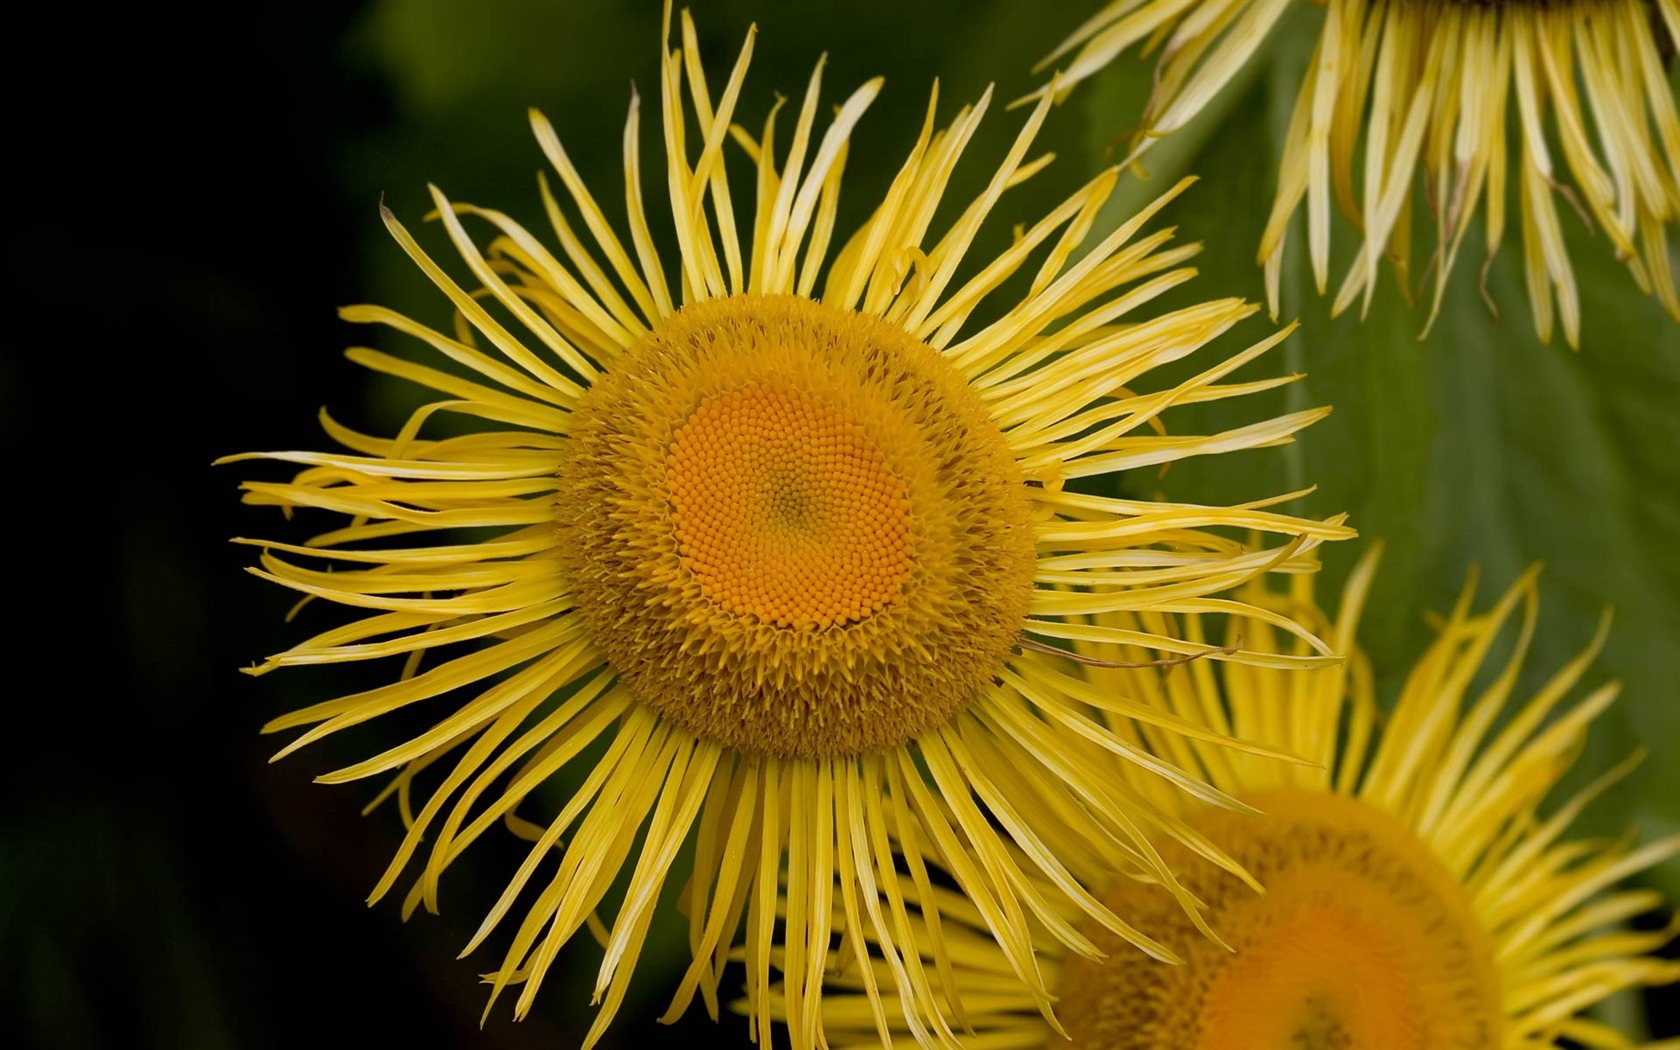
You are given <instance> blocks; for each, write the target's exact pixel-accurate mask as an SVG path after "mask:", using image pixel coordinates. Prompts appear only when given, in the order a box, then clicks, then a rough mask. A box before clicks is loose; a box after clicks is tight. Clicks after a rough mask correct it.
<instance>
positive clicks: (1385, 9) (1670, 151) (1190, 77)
mask: <svg viewBox="0 0 1680 1050" xmlns="http://www.w3.org/2000/svg"><path fill="white" fill-rule="evenodd" d="M1292 6H1293V5H1291V4H1289V3H1285V2H1283V0H1114V2H1112V3H1110V4H1109V5H1108V6H1107V7H1105V8H1104V9H1103V10H1102V11H1101V12H1099V13H1098V14H1097V15H1096V16H1094V17H1093V18H1091V19H1090V20H1089V21H1087V22H1086V23H1085V24H1084V25H1083V26H1081V27H1080V28H1079V29H1078V30H1076V31H1075V32H1074V33H1073V35H1072V36H1070V37H1069V38H1068V39H1067V40H1066V41H1065V42H1064V43H1063V44H1062V45H1061V47H1060V48H1058V49H1057V51H1056V52H1055V53H1054V54H1053V55H1051V57H1050V58H1049V59H1046V60H1045V61H1046V63H1049V62H1052V61H1054V60H1056V59H1058V58H1060V57H1061V56H1063V55H1065V54H1066V53H1067V52H1069V51H1071V50H1072V49H1074V48H1076V47H1078V48H1079V52H1078V54H1077V55H1076V56H1075V57H1074V58H1073V60H1072V63H1071V65H1070V66H1069V68H1068V70H1067V72H1066V74H1065V76H1063V77H1062V79H1061V80H1060V81H1059V82H1058V84H1057V88H1056V90H1057V91H1065V90H1066V89H1067V88H1068V87H1069V86H1071V85H1072V84H1074V83H1076V82H1077V81H1079V80H1081V79H1083V78H1085V77H1088V76H1090V75H1091V74H1092V73H1094V72H1095V71H1096V70H1098V69H1100V68H1102V67H1103V66H1104V65H1106V64H1107V63H1108V62H1109V61H1111V60H1112V59H1113V58H1114V57H1115V56H1116V55H1118V54H1119V53H1120V52H1122V51H1124V50H1125V49H1126V48H1128V47H1131V46H1132V45H1134V44H1137V43H1138V42H1139V41H1148V42H1150V44H1154V43H1157V42H1160V41H1162V40H1164V41H1165V43H1164V44H1163V45H1162V47H1161V54H1160V58H1159V62H1160V65H1159V69H1158V73H1157V79H1156V88H1155V91H1154V94H1153V95H1152V97H1151V98H1150V101H1149V104H1148V107H1147V109H1146V110H1145V112H1144V114H1143V116H1142V119H1141V120H1140V122H1139V130H1138V132H1137V139H1136V142H1135V144H1134V147H1133V148H1134V153H1133V158H1134V159H1135V157H1136V156H1137V155H1138V154H1140V153H1141V152H1142V151H1143V149H1145V148H1146V147H1147V145H1148V143H1149V142H1150V141H1151V140H1153V139H1155V138H1159V137H1160V136H1163V135H1167V134H1170V133H1171V132H1173V131H1175V130H1177V129H1178V128H1180V127H1182V126H1183V125H1184V123H1185V122H1186V121H1187V120H1189V119H1190V118H1191V117H1193V116H1194V115H1195V114H1196V112H1197V111H1198V110H1200V109H1201V107H1202V106H1203V105H1205V104H1206V102H1207V101H1208V99H1209V98H1211V97H1212V96H1213V95H1214V94H1215V93H1216V92H1218V90H1219V89H1220V88H1221V87H1222V86H1223V85H1224V84H1225V83H1226V82H1227V81H1228V80H1230V78H1231V77H1232V75H1233V74H1235V73H1236V72H1237V70H1238V69H1240V68H1241V67H1242V66H1243V65H1244V64H1245V63H1246V62H1248V61H1249V60H1250V59H1251V58H1252V57H1253V56H1254V53H1255V51H1256V49H1257V48H1258V47H1259V46H1260V44H1261V43H1262V41H1263V40H1264V39H1265V38H1266V36H1267V35H1268V34H1269V33H1270V32H1271V30H1272V28H1273V27H1274V26H1275V25H1276V24H1277V22H1278V21H1279V19H1281V18H1282V17H1283V16H1285V15H1286V14H1288V13H1289V12H1290V10H1291V8H1292ZM1319 6H1321V7H1322V9H1323V25H1322V27H1321V28H1320V30H1319V35H1318V46H1317V49H1316V50H1315V51H1314V53H1313V58H1312V62H1311V64H1310V66H1309V68H1308V70H1307V74H1306V79H1305V80H1304V82H1303V83H1302V85H1301V92H1300V95H1299V96H1298V97H1297V99H1296V103H1295V111H1294V114H1293V116H1292V117H1291V118H1290V122H1289V130H1288V133H1287V138H1286V141H1285V145H1284V153H1283V159H1282V167H1281V170H1280V172H1279V173H1278V188H1277V196H1276V198H1275V199H1274V201H1273V204H1272V213H1271V217H1270V220H1269V221H1268V222H1267V224H1266V230H1265V233H1264V235H1263V236H1262V239H1261V243H1260V262H1261V264H1262V265H1264V267H1265V272H1266V285H1267V295H1268V298H1269V299H1270V302H1271V306H1272V311H1273V314H1274V316H1275V314H1276V312H1277V302H1278V282H1279V274H1280V271H1281V267H1282V261H1283V251H1284V246H1285V243H1286V241H1287V240H1288V237H1289V227H1290V221H1291V219H1292V218H1293V216H1294V215H1295V213H1296V211H1297V210H1299V208H1300V206H1301V202H1302V200H1303V199H1305V201H1306V204H1307V249H1308V251H1307V254H1308V257H1309V258H1310V260H1311V263H1312V271H1313V278H1314V280H1315V281H1316V283H1317V285H1318V291H1319V293H1320V294H1321V295H1322V294H1324V293H1325V291H1326V290H1327V288H1328V281H1329V268H1330V199H1331V197H1332V196H1334V197H1335V199H1336V203H1337V206H1338V207H1339V208H1340V210H1341V211H1342V212H1343V214H1345V215H1346V216H1347V217H1348V218H1349V219H1350V220H1351V221H1352V222H1353V223H1354V224H1355V225H1356V226H1358V227H1359V229H1360V230H1361V232H1362V233H1363V235H1364V243H1363V245H1362V246H1361V248H1360V250H1359V253H1358V255H1357V257H1356V258H1355V259H1354V261H1353V263H1352V265H1351V267H1350V268H1349V270H1348V272H1347V275H1346V277H1345V278H1344V279H1343V281H1342V283H1341V287H1340V288H1339V289H1338V291H1337V293H1336V298H1335V301H1334V304H1333V306H1332V312H1334V313H1341V312H1342V311H1343V310H1345V309H1347V307H1348V306H1349V305H1351V304H1352V303H1353V302H1354V300H1356V299H1359V300H1361V301H1362V306H1368V305H1369V303H1370V299H1371V293H1372V291H1373V289H1374V288H1375V284H1376V277H1377V270H1378V265H1379V263H1380V261H1381V259H1382V257H1383V255H1384V254H1387V255H1388V257H1389V258H1390V259H1392V260H1393V262H1394V264H1395V266H1396V270H1397V272H1398V274H1399V277H1400V280H1401V283H1402V285H1403V286H1406V287H1408V288H1409V287H1410V284H1411V280H1412V277H1411V273H1412V270H1411V217H1410V216H1411V206H1412V200H1413V191H1414V184H1415V183H1416V181H1417V175H1418V171H1419V169H1421V170H1422V172H1423V174H1424V178H1425V184H1426V186H1427V189H1428V197H1427V199H1428V205H1427V206H1428V208H1429V212H1430V216H1431V218H1432V220H1433V223H1434V226H1435V231H1436V233H1435V245H1434V247H1433V248H1432V249H1430V254H1429V257H1428V260H1427V265H1426V266H1425V267H1424V269H1423V273H1422V275H1421V277H1420V280H1421V281H1427V280H1429V279H1430V275H1431V274H1433V281H1434V286H1435V289H1434V296H1433V306H1432V308H1431V311H1430V317H1429V323H1433V321H1434V318H1435V314H1436V312H1437V311H1438V310H1439V309H1440V305H1441V294H1442V292H1443V290H1444V289H1445V287H1446V282H1447V275H1448V273H1449V272H1450V271H1451V270H1452V269H1453V265H1454V263H1455V261H1456V260H1457V258H1458V253H1459V249H1460V248H1461V247H1462V245H1463V243H1464V238H1465V235H1466V233H1468V232H1469V229H1470V220H1471V219H1472V217H1474V216H1475V215H1476V213H1477V212H1478V211H1483V212H1485V215H1486V236H1487V259H1488V260H1490V261H1491V260H1492V258H1493V256H1494V254H1495V253H1496V252H1497V251H1498V250H1499V246H1500V243H1501V241H1502V240H1503V239H1504V236H1505V222H1506V204H1507V201H1506V196H1507V180H1508V179H1509V178H1510V175H1511V173H1510V172H1509V171H1508V166H1509V164H1510V157H1509V154H1510V152H1511V150H1510V143H1509V139H1510V138H1511V137H1513V136H1514V137H1516V138H1517V139H1518V140H1519V142H1520V150H1519V152H1518V156H1517V171H1516V173H1515V183H1516V193H1517V197H1518V201H1519V202H1520V203H1519V209H1520V210H1519V215H1520V220H1519V221H1520V222H1521V224H1522V242H1523V264H1524V265H1523V268H1524V276H1525V279H1526V281H1527V285H1528V291H1529V303H1530V306H1531V308H1532V311H1533V315H1534V325H1535V328H1536V330H1537V331H1538V332H1539V335H1540V338H1541V339H1542V340H1549V339H1550V338H1551V335H1552V329H1553V323H1554V312H1555V315H1556V318H1557V319H1559V320H1561V321H1562V324H1563V334H1564V338H1565V339H1566V340H1567V341H1568V343H1569V345H1570V346H1572V347H1573V346H1576V345H1577V344H1578V341H1579V337H1580V326H1581V321H1580V302H1579V296H1578V294H1577V291H1576V287H1575V276H1574V271H1573V268H1572V266H1571V264H1570V260H1569V253H1568V251H1567V249H1566V247H1565V244H1564V237H1563V226H1562V223H1561V221H1560V218H1559V208H1558V198H1559V197H1563V198H1565V199H1566V200H1567V201H1568V202H1569V204H1570V205H1572V206H1573V208H1574V210H1576V211H1578V212H1580V213H1581V214H1582V218H1583V220H1584V221H1586V222H1588V223H1589V224H1594V223H1595V224H1596V225H1597V227H1598V229H1599V230H1601V231H1602V232H1603V234H1604V236H1605V237H1606V239H1608V241H1609V242H1610V245H1611V246H1612V248H1613V249H1614V250H1615V253H1616V257H1617V258H1618V259H1619V260H1621V261H1623V262H1625V263H1626V264H1627V266H1628V269H1629V270H1630V271H1631V273H1632V275H1633V279H1634V281H1635V282H1636V283H1637V284H1638V285H1639V287H1640V289H1641V290H1643V291H1645V292H1647V293H1654V294H1655V295H1656V297H1657V299H1658V301H1660V302H1661V303H1662V306H1663V308H1664V309H1665V310H1667V311H1668V313H1669V314H1670V316H1672V317H1674V318H1675V320H1677V321H1680V295H1677V294H1676V291H1675V283H1674V274H1673V270H1672V263H1671V255H1670V252H1671V249H1670V248H1669V247H1668V242H1667V230H1666V227H1667V225H1668V224H1669V223H1672V222H1675V221H1680V115H1677V113H1676V104H1675V93H1674V88H1673V86H1672V80H1671V79H1670V78H1669V76H1668V75H1667V73H1665V71H1664V67H1663V62H1664V60H1663V52H1664V50H1665V49H1666V50H1667V51H1668V53H1669V54H1670V55H1672V54H1673V51H1674V48H1675V46H1676V45H1680V0H1329V2H1328V3H1321V4H1320V5H1319ZM1081 45H1083V46H1081ZM1513 96H1514V106H1515V117H1516V119H1515V120H1514V121H1513V120H1511V119H1510V118H1511V110H1512V107H1513ZM1548 118H1549V120H1550V124H1551V128H1550V129H1548V126H1547V125H1548ZM1513 125H1514V126H1513ZM1548 130H1550V132H1551V134H1548ZM1554 135H1555V138H1554V137H1553V136H1554ZM1361 139H1363V148H1361ZM1559 154H1561V156H1560V155H1559ZM1356 172H1357V174H1356ZM1571 186H1572V187H1573V188H1571ZM1482 272H1483V279H1484V281H1485V278H1486V272H1487V270H1486V265H1485V264H1484V266H1483V271H1482ZM1483 294H1484V297H1485V295H1486V292H1485V290H1484V293H1483ZM1554 303H1555V310H1554ZM1489 305H1490V306H1491V300H1490V303H1489ZM1426 327H1427V326H1426Z"/></svg>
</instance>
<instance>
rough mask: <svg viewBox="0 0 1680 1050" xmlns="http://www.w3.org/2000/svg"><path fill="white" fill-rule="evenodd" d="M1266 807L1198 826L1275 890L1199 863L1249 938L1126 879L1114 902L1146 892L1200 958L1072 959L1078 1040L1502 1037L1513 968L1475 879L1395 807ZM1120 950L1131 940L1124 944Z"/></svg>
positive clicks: (1110, 1048)
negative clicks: (1189, 914) (1485, 925)
mask: <svg viewBox="0 0 1680 1050" xmlns="http://www.w3.org/2000/svg"><path fill="white" fill-rule="evenodd" d="M1248 801H1250V802H1251V803H1252V804H1253V805H1255V806H1257V807H1258V808H1260V809H1261V810H1263V811H1264V813H1265V816H1263V817H1245V816H1242V815H1239V814H1232V813H1228V812H1218V813H1209V814H1206V815H1204V816H1203V817H1201V818H1199V819H1198V820H1197V821H1195V822H1194V823H1195V826H1196V827H1197V829H1198V830H1200V831H1202V832H1203V833H1205V834H1206V835H1207V836H1208V837H1209V838H1211V839H1212V840H1213V841H1214V842H1216V843H1218V844H1219V845H1220V846H1222V847H1223V848H1225V849H1226V850H1227V851H1228V852H1230V854H1231V855H1232V857H1234V858H1235V859H1236V860H1237V861H1238V862H1239V863H1241V864H1242V865H1243V866H1244V867H1246V868H1247V869H1248V870H1249V871H1250V872H1251V873H1252V874H1253V875H1254V876H1255V877H1256V878H1257V879H1259V881H1260V883H1261V885H1263V886H1265V888H1266V891H1265V893H1264V894H1263V895H1261V894H1256V893H1254V892H1253V890H1251V889H1249V888H1248V887H1247V886H1245V885H1243V884H1242V883H1241V882H1239V881H1238V880H1236V879H1235V878H1233V877H1231V876H1229V875H1226V874H1224V873H1217V874H1208V868H1207V866H1206V865H1203V866H1201V867H1200V868H1197V869H1193V870H1194V871H1195V872H1196V874H1194V875H1193V876H1192V877H1191V878H1190V879H1189V880H1187V885H1188V888H1189V889H1190V890H1191V892H1193V893H1195V894H1196V895H1197V896H1198V897H1200V898H1201V899H1202V900H1203V901H1205V902H1206V903H1207V904H1208V912H1207V920H1208V922H1209V924H1211V925H1212V926H1213V928H1214V929H1215V930H1216V931H1217V932H1218V933H1219V934H1220V935H1221V936H1223V937H1224V938H1226V940H1227V941H1228V942H1229V943H1230V945H1231V947H1232V948H1233V949H1235V952H1234V953H1228V952H1226V951H1225V950H1224V949H1222V948H1220V947H1218V946H1217V945H1214V944H1213V943H1212V942H1211V941H1208V940H1206V939H1205V938H1203V937H1202V936H1201V935H1200V934H1199V933H1198V932H1197V931H1196V930H1195V929H1194V927H1192V926H1191V924H1190V922H1189V920H1188V919H1185V918H1183V917H1182V913H1176V912H1175V911H1174V909H1175V908H1176V904H1174V903H1172V902H1171V901H1170V900H1164V899H1163V898H1164V897H1165V894H1163V893H1161V892H1160V891H1159V890H1156V889H1153V888H1151V887H1146V886H1143V885H1141V884H1138V883H1134V882H1130V881H1125V880H1123V881H1122V883H1121V884H1120V885H1119V886H1117V887H1116V888H1115V889H1114V890H1113V891H1112V892H1111V893H1110V894H1109V895H1108V898H1107V900H1106V901H1105V903H1107V904H1108V905H1109V906H1110V907H1111V908H1117V907H1122V906H1124V907H1127V908H1137V907H1138V906H1139V905H1142V909H1141V910H1144V911H1145V912H1146V917H1147V918H1148V919H1149V920H1151V922H1150V924H1148V925H1143V924H1140V925H1142V928H1143V929H1145V930H1149V931H1150V932H1154V931H1155V930H1156V929H1165V930H1168V931H1170V936H1168V937H1166V938H1165V941H1166V943H1167V944H1168V945H1169V946H1170V947H1172V948H1173V949H1174V950H1175V951H1178V952H1179V953H1180V954H1181V955H1182V956H1183V957H1184V959H1185V964H1184V965H1183V966H1162V965H1160V964H1159V963H1155V962H1153V961H1151V960H1148V959H1145V958H1142V957H1141V956H1140V955H1139V953H1137V952H1117V953H1116V954H1114V955H1112V956H1111V957H1110V958H1109V959H1108V960H1107V961H1106V962H1104V963H1091V962H1087V961H1084V960H1079V959H1075V960H1070V961H1069V962H1068V964H1067V966H1066V969H1065V970H1064V972H1063V976H1062V979H1061V986H1060V988H1059V994H1060V996H1061V999H1062V1004H1063V1005H1062V1008H1061V1009H1060V1010H1058V1012H1059V1013H1061V1015H1062V1016H1063V1017H1064V1018H1066V1019H1067V1023H1068V1031H1069V1034H1070V1035H1071V1036H1072V1037H1073V1045H1074V1046H1076V1047H1080V1048H1083V1050H1115V1048H1120V1047H1127V1048H1131V1047H1140V1048H1141V1047H1150V1048H1167V1047H1174V1048H1184V1050H1213V1048H1218V1047H1231V1046H1244V1047H1253V1048H1255V1050H1352V1048H1356V1047H1364V1046H1381V1047H1387V1048H1392V1050H1457V1048H1464V1050H1472V1048H1480V1047H1488V1046H1496V1045H1498V1043H1499V1035H1500V1028H1501V1008H1500V999H1499V984H1498V978H1497V975H1496V974H1497V972H1496V970H1495V969H1494V965H1493V960H1492V956H1491V953H1490V949H1489V948H1488V946H1487V944H1486V941H1485V937H1484V935H1483V933H1482V931H1481V928H1480V926H1479V924H1478V923H1477V922H1476V919H1475V916H1474V913H1473V912H1472V910H1471V908H1470V904H1469V901H1468V900H1467V899H1466V897H1465V895H1464V891H1463V889H1462V888H1461V887H1460V886H1459V885H1458V883H1457V881H1456V880H1455V879H1453V877H1452V875H1451V873H1450V872H1448V871H1447V870H1446V869H1445V868H1444V867H1443V866H1442V865H1441V863H1440V862H1439V861H1438V860H1437V859H1436V858H1435V857H1434V855H1433V854H1432V853H1430V851H1429V849H1428V847H1427V846H1426V845H1425V844H1424V843H1423V842H1422V841H1420V840H1419V839H1418V838H1417V837H1416V836H1415V835H1414V834H1412V833H1411V832H1410V831H1409V830H1407V829H1406V828H1404V827H1403V826H1401V825H1400V824H1399V823H1398V822H1396V821H1395V820H1394V819H1393V818H1392V817H1390V816H1388V815H1387V814H1386V813H1383V812H1382V811H1380V810H1378V809H1376V808H1374V807H1372V806H1369V805H1366V804H1364V803H1361V802H1358V801H1354V800H1351V799H1347V798H1343V797H1341V796H1337V795H1329V794H1323V793H1308V792H1293V791H1280V792H1272V793H1267V794H1264V795H1260V796H1257V797H1255V798H1251V799H1249V800H1248ZM1112 947H1118V945H1112Z"/></svg>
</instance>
